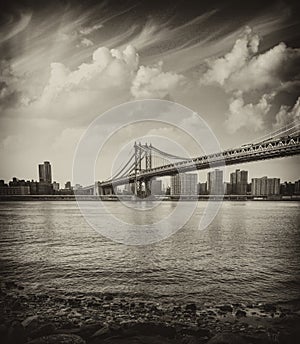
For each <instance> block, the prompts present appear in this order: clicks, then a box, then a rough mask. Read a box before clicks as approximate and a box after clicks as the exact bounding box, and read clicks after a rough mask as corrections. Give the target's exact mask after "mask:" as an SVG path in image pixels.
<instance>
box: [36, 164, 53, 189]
mask: <svg viewBox="0 0 300 344" xmlns="http://www.w3.org/2000/svg"><path fill="white" fill-rule="evenodd" d="M39 180H40V182H42V183H49V184H51V183H52V174H51V165H50V162H49V161H45V162H44V163H43V164H40V165H39Z"/></svg>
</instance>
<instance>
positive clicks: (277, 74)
mask: <svg viewBox="0 0 300 344" xmlns="http://www.w3.org/2000/svg"><path fill="white" fill-rule="evenodd" d="M259 43H260V38H259V36H258V35H257V34H255V33H253V31H252V30H251V29H250V28H248V27H247V28H246V29H245V32H244V33H243V35H242V36H241V37H240V38H238V39H237V41H236V42H235V44H234V46H233V48H232V50H231V51H230V52H229V53H227V54H226V55H224V56H223V57H220V58H217V59H215V60H212V61H210V62H208V70H207V71H206V72H205V73H204V75H203V76H202V78H201V83H202V84H217V85H220V86H223V87H224V89H225V90H226V91H236V90H240V91H243V92H248V91H253V90H255V91H257V90H263V89H264V90H265V89H266V88H272V90H274V89H275V88H277V87H280V86H281V85H282V83H284V82H287V81H293V80H299V79H300V49H292V48H289V47H287V46H286V44H284V43H279V44H278V45H276V46H274V47H273V48H271V49H269V50H267V51H266V52H264V53H261V54H259V53H258V48H259Z"/></svg>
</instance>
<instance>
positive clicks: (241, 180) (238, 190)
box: [230, 170, 248, 195]
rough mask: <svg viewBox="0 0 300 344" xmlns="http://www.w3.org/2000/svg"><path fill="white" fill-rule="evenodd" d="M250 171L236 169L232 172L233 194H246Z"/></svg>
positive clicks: (231, 186) (231, 187)
mask: <svg viewBox="0 0 300 344" xmlns="http://www.w3.org/2000/svg"><path fill="white" fill-rule="evenodd" d="M247 185H248V171H241V170H235V172H233V173H231V174H230V190H231V193H232V194H233V195H246V194H247Z"/></svg>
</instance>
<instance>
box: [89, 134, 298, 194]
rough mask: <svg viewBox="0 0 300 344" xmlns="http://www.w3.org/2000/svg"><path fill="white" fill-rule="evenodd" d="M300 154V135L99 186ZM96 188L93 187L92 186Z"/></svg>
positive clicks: (126, 177)
mask: <svg viewBox="0 0 300 344" xmlns="http://www.w3.org/2000/svg"><path fill="white" fill-rule="evenodd" d="M297 154H300V135H299V134H297V135H293V136H287V137H284V138H280V139H276V140H273V141H272V140H269V141H267V142H264V143H257V144H249V145H243V146H241V147H239V148H233V149H228V150H225V151H223V152H220V153H216V154H210V155H203V156H200V157H197V158H193V159H191V160H185V161H179V162H177V163H172V164H169V165H165V166H160V167H155V168H151V169H149V170H143V171H142V172H141V173H139V174H138V175H137V176H135V174H130V175H129V176H125V177H122V178H117V179H114V180H108V181H105V182H102V183H99V186H101V187H102V188H109V187H112V185H113V186H118V185H124V184H128V183H133V182H135V181H136V180H142V181H145V180H149V179H151V178H154V177H163V176H171V175H174V174H177V173H182V172H190V171H195V170H205V169H209V168H217V167H220V166H224V165H226V166H229V165H235V164H241V163H246V162H252V161H259V160H266V159H274V158H282V157H287V156H293V155H297ZM91 187H93V186H91Z"/></svg>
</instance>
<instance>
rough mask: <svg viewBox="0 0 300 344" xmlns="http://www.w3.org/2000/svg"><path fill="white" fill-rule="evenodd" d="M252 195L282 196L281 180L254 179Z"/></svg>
mask: <svg viewBox="0 0 300 344" xmlns="http://www.w3.org/2000/svg"><path fill="white" fill-rule="evenodd" d="M251 194H252V195H253V196H276V195H279V194H280V179H279V178H268V177H266V176H265V177H262V178H252V182H251Z"/></svg>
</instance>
